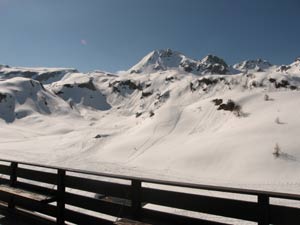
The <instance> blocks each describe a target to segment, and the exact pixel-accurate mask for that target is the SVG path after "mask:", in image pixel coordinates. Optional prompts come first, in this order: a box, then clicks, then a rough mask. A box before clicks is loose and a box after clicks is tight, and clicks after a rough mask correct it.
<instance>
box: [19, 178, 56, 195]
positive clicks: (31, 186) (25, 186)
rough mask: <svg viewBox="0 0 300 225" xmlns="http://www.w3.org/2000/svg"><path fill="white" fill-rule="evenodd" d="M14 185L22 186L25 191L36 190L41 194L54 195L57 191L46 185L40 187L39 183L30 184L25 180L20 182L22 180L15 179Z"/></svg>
mask: <svg viewBox="0 0 300 225" xmlns="http://www.w3.org/2000/svg"><path fill="white" fill-rule="evenodd" d="M15 187H17V188H22V189H24V190H27V191H32V192H36V193H40V194H43V195H49V196H50V195H51V196H55V195H56V193H57V191H56V189H50V188H47V187H42V186H39V185H35V184H30V183H26V182H22V181H17V182H16V185H15Z"/></svg>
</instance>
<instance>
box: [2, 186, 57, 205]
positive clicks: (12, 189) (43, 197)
mask: <svg viewBox="0 0 300 225" xmlns="http://www.w3.org/2000/svg"><path fill="white" fill-rule="evenodd" d="M0 192H5V193H8V194H11V195H12V196H21V197H23V198H27V199H32V200H35V201H39V202H49V200H50V199H51V198H52V197H51V196H47V195H41V194H38V193H34V192H30V191H26V190H23V189H20V188H15V187H10V186H8V185H0Z"/></svg>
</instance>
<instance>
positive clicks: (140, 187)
mask: <svg viewBox="0 0 300 225" xmlns="http://www.w3.org/2000/svg"><path fill="white" fill-rule="evenodd" d="M0 175H1V178H0V182H1V185H0V186H2V187H5V188H2V189H1V188H0V201H1V202H3V204H2V205H3V206H2V208H3V207H5V208H6V207H7V208H6V209H8V211H9V212H11V213H21V214H22V215H27V216H30V217H36V218H38V217H39V219H41V218H42V219H43V220H44V222H47V223H50V224H51V223H52V224H60V225H61V224H67V223H68V222H70V223H75V224H85V225H87V224H89V225H90V224H104V225H105V224H117V223H116V222H115V221H116V218H128V219H131V220H135V221H141V222H144V223H149V224H155V225H156V224H172V225H176V224H185V225H186V224H188V225H192V224H225V223H224V222H223V223H222V222H217V221H208V220H203V219H200V218H201V216H200V217H199V216H198V214H197V213H205V214H211V215H218V216H222V217H226V218H234V219H239V220H247V221H252V222H257V223H258V224H259V225H266V224H283V225H288V224H293V225H296V224H300V208H296V207H290V206H285V205H278V204H276V205H274V204H271V203H270V199H271V198H272V199H273V198H274V199H285V200H296V201H299V203H300V195H294V194H286V193H277V192H267V191H258V190H249V189H239V188H230V187H219V186H210V185H201V184H192V183H183V182H172V181H164V180H155V179H148V178H140V177H131V176H122V175H115V174H106V173H98V172H91V171H83V170H77V169H70V168H62V167H54V166H44V165H39V164H33V163H25V162H19V161H9V160H0ZM7 188H11V191H10V190H9V191H7ZM174 189H175V190H176V191H175V190H174ZM179 189H180V191H179ZM20 190H21V191H24V192H28V193H31V195H30V196H29V197H28V196H27V195H26V193H25V194H24V193H23V194H20V193H19V192H18V191H20ZM201 191H202V193H200V192H201ZM204 191H210V192H209V193H215V192H217V193H218V195H219V196H221V197H216V195H214V194H209V195H207V193H205V192H204ZM203 192H204V194H203ZM220 193H221V195H220ZM222 194H223V195H226V197H224V196H222ZM237 194H238V196H242V197H243V196H246V197H247V198H246V200H245V198H243V200H241V199H237V197H236V196H237ZM35 195H42V196H47V197H49V198H47V199H46V198H45V199H46V200H45V199H44V200H45V201H44V200H43V201H42V200H41V201H39V200H37V198H36V196H35ZM228 195H230V196H232V197H230V196H229V197H228ZM249 196H250V197H251V198H252V200H248V197H249ZM39 199H42V198H39ZM253 199H254V200H253ZM149 204H154V205H155V206H156V207H154V208H149V207H148V206H149ZM157 206H166V207H170V208H171V210H169V211H168V210H162V209H161V207H160V208H158V207H157ZM170 208H168V209H170ZM174 209H177V211H178V210H187V211H186V212H192V214H191V215H192V216H186V215H178V214H176V213H175V212H176V210H174ZM91 212H92V213H91ZM184 212H185V211H184ZM99 213H101V214H99ZM189 214H190V213H189Z"/></svg>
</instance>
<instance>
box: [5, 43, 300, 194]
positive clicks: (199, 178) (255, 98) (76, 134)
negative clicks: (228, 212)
mask: <svg viewBox="0 0 300 225" xmlns="http://www.w3.org/2000/svg"><path fill="white" fill-rule="evenodd" d="M12 71H14V72H12ZM16 71H18V72H16ZM45 73H46V74H48V75H47V76H46V75H45ZM43 74H44V75H43ZM43 76H44V77H47V79H46V78H45V79H42V78H41V77H43ZM0 77H1V80H0V124H1V126H0V127H1V128H0V155H1V158H14V159H16V158H17V159H22V160H27V161H35V162H37V161H38V162H39V163H48V164H56V165H63V166H70V167H77V168H82V169H89V170H101V171H106V172H114V173H125V174H132V175H137V176H151V177H156V178H157V177H158V178H167V179H173V180H174V179H178V180H186V181H192V182H200V183H210V184H212V183H214V184H221V185H230V186H247V187H249V186H251V187H257V188H270V189H277V190H278V189H280V190H281V191H282V189H285V190H295V189H297V188H299V186H300V180H299V178H298V174H299V172H300V164H299V161H300V151H299V146H300V141H299V138H298V136H299V133H300V120H299V113H300V91H299V90H300V60H299V59H296V60H295V61H294V62H293V63H291V64H290V65H285V66H276V65H271V64H270V63H268V62H266V61H264V60H252V61H245V62H243V63H239V64H235V65H234V66H229V65H228V64H227V63H226V62H225V61H224V60H222V59H221V58H219V57H216V56H212V55H208V56H207V57H205V58H204V59H202V60H193V59H190V58H188V57H186V56H184V55H183V54H181V53H178V52H176V51H172V50H169V49H168V50H159V51H153V52H151V53H149V54H148V55H147V56H145V57H144V58H143V59H142V60H141V61H140V62H139V63H138V64H136V65H135V66H133V67H132V68H131V69H129V70H128V72H127V73H123V74H122V75H116V74H112V73H106V72H101V71H94V72H90V73H79V72H78V71H76V70H74V69H59V68H56V69H51V68H15V67H8V66H2V67H0ZM278 148H279V149H280V150H279V154H278V155H277V154H273V153H274V151H275V149H277V150H278Z"/></svg>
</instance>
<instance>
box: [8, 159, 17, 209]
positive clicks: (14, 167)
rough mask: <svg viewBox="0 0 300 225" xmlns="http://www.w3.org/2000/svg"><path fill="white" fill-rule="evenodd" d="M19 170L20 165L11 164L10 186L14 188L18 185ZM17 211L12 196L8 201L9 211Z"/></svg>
mask: <svg viewBox="0 0 300 225" xmlns="http://www.w3.org/2000/svg"><path fill="white" fill-rule="evenodd" d="M17 168H18V163H16V162H11V164H10V178H9V186H11V187H14V186H15V185H16V183H17ZM14 209H15V202H14V197H13V196H11V197H10V199H9V201H8V210H9V211H13V210H14Z"/></svg>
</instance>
